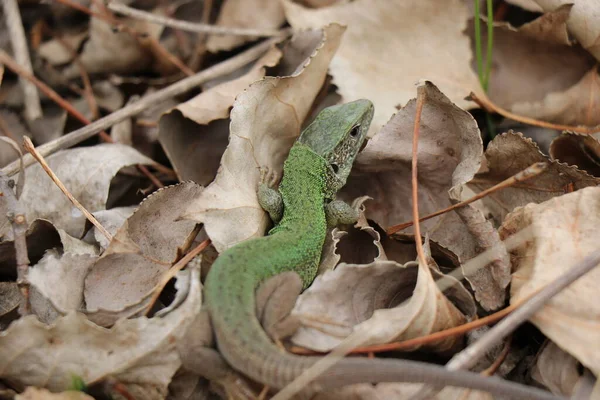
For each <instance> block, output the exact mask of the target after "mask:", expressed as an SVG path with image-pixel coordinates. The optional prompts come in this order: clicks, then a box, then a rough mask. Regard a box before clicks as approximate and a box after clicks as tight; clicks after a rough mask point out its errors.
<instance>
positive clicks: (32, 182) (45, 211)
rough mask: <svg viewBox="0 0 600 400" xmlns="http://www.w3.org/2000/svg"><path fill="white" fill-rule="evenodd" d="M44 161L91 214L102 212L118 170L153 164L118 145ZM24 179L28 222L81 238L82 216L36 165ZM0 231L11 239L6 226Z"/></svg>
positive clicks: (73, 151)
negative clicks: (47, 224) (44, 223)
mask: <svg viewBox="0 0 600 400" xmlns="http://www.w3.org/2000/svg"><path fill="white" fill-rule="evenodd" d="M47 161H48V165H49V166H50V168H51V169H52V170H53V171H54V173H55V174H56V175H57V176H58V177H59V178H60V179H61V181H62V182H63V183H64V185H65V186H66V187H67V189H69V191H70V192H71V194H73V196H74V197H75V198H76V199H77V200H79V202H80V203H81V204H82V205H83V206H84V207H85V208H86V209H87V210H88V211H90V212H94V211H98V210H103V209H104V208H105V206H106V200H107V198H108V189H109V186H110V181H111V179H112V178H113V177H114V176H115V175H116V174H117V172H118V171H119V170H120V169H121V168H123V167H126V166H129V165H134V164H148V165H152V164H153V163H154V162H153V161H152V160H150V159H149V158H147V157H145V156H143V155H141V154H140V153H138V152H137V151H136V150H134V149H133V148H131V147H129V146H123V145H119V144H100V145H97V146H91V147H79V148H75V149H69V150H62V151H59V152H58V153H56V154H54V155H52V156H50V157H48V158H47ZM26 176H27V181H26V183H25V188H24V190H23V194H22V196H21V198H20V201H21V202H22V204H23V205H24V207H25V210H26V214H27V219H28V220H29V221H34V220H35V219H37V218H42V219H47V220H49V221H50V222H52V223H53V224H54V225H55V226H56V227H57V228H61V229H64V230H65V231H66V232H67V233H68V234H69V235H71V236H75V237H81V236H82V234H83V228H84V225H85V220H86V219H85V216H84V215H83V214H82V213H81V212H80V211H79V210H78V209H77V208H75V206H74V205H73V204H72V203H71V202H70V201H69V200H68V199H67V197H66V196H65V195H64V194H63V193H62V192H61V191H60V189H58V187H56V185H55V184H54V182H52V180H51V179H50V178H49V177H48V175H47V174H46V172H44V170H43V169H42V168H41V167H40V166H39V164H35V165H32V166H30V167H28V168H27V169H26ZM4 215H6V214H3V216H4ZM3 228H4V231H3V232H2V234H4V235H5V237H6V238H7V239H9V240H10V239H12V231H11V230H10V229H7V226H6V225H5V226H3Z"/></svg>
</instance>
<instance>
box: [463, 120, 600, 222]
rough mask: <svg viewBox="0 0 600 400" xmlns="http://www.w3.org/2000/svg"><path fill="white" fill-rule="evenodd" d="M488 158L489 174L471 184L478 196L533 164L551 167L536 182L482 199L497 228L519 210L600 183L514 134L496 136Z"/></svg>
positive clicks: (479, 176)
mask: <svg viewBox="0 0 600 400" xmlns="http://www.w3.org/2000/svg"><path fill="white" fill-rule="evenodd" d="M485 157H486V160H487V166H488V168H489V171H488V172H485V173H483V174H479V175H477V177H476V178H475V179H473V180H472V181H471V182H469V183H468V186H469V187H470V188H472V189H473V190H475V191H476V192H479V191H481V190H484V189H487V188H489V187H491V186H493V185H495V184H497V183H499V182H501V181H503V180H504V179H507V178H509V177H511V176H512V175H514V174H516V173H517V172H520V171H522V170H524V169H525V168H527V167H529V166H530V165H531V164H533V163H536V162H547V163H548V167H547V168H546V169H545V170H544V171H543V172H542V173H541V174H539V175H538V176H536V177H535V178H532V179H530V180H528V181H526V182H523V183H522V184H519V185H514V186H511V187H509V188H506V189H502V190H500V191H497V192H494V193H492V194H490V195H489V196H487V197H485V198H484V199H482V201H483V204H484V205H485V206H486V207H487V208H488V210H489V212H490V214H491V215H492V216H493V218H494V220H495V222H496V223H497V224H498V225H500V224H501V223H502V221H503V220H504V217H505V216H506V214H508V213H509V212H511V211H513V210H514V209H515V208H516V207H519V206H524V205H526V204H528V203H532V202H534V203H541V202H544V201H546V200H549V199H551V198H553V197H556V196H559V195H561V194H563V193H566V192H569V191H572V190H579V189H581V188H584V187H587V186H596V185H598V184H599V183H600V179H598V178H594V177H592V176H590V175H588V174H587V173H586V172H584V171H580V170H578V169H577V168H575V167H572V166H568V165H566V164H561V163H560V162H558V161H556V160H550V159H549V158H548V157H547V156H545V155H544V154H542V153H541V152H540V150H539V148H538V146H537V145H536V144H535V143H534V142H533V141H532V140H531V139H527V138H525V137H523V135H522V134H520V133H514V132H512V131H509V132H507V133H503V134H501V135H497V136H496V137H495V138H494V140H492V141H491V142H490V143H489V144H488V147H487V150H486V152H485Z"/></svg>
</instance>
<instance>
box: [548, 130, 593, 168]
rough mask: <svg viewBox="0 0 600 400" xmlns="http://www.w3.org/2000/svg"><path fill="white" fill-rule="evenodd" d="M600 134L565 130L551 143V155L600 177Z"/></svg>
mask: <svg viewBox="0 0 600 400" xmlns="http://www.w3.org/2000/svg"><path fill="white" fill-rule="evenodd" d="M598 137H600V134H595V135H583V134H579V133H575V132H563V134H562V135H560V136H559V137H557V138H556V139H554V140H553V141H552V143H550V157H552V158H553V159H555V160H558V161H562V162H565V163H567V164H569V165H574V166H576V167H577V168H579V169H581V170H584V171H586V172H587V173H589V174H590V175H593V176H595V177H600V142H599V141H598Z"/></svg>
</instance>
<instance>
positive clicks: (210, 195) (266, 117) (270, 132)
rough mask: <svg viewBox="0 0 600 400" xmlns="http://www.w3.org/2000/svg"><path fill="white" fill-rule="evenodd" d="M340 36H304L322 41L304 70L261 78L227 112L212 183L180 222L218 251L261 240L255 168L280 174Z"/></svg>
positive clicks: (263, 218)
mask: <svg viewBox="0 0 600 400" xmlns="http://www.w3.org/2000/svg"><path fill="white" fill-rule="evenodd" d="M343 31H344V28H342V27H341V26H339V25H335V24H333V25H329V26H327V27H325V28H324V29H323V31H313V32H308V33H306V34H312V35H318V36H321V35H322V36H323V39H322V42H321V44H320V46H319V47H318V48H317V50H316V51H315V53H314V55H313V56H312V57H311V58H310V59H308V60H307V61H306V63H305V67H304V68H303V69H302V70H300V71H299V72H298V73H297V74H295V75H293V76H290V77H280V78H271V77H268V78H265V79H263V80H261V81H258V82H255V83H253V84H252V85H251V86H250V88H248V90H246V91H245V92H243V93H242V94H241V95H239V96H238V97H237V99H236V101H235V103H234V106H233V110H232V111H231V133H230V137H229V146H228V147H227V149H226V150H225V153H224V154H223V158H222V159H221V166H220V168H219V172H218V173H217V177H216V178H215V180H214V182H213V183H211V184H210V186H208V187H207V188H206V189H205V190H204V192H202V194H201V195H200V196H198V198H197V199H196V200H194V201H193V202H192V203H191V204H190V207H189V208H188V210H187V211H186V213H185V214H184V215H183V217H184V218H187V219H192V220H195V221H197V222H203V223H204V228H205V229H206V232H207V234H208V236H209V237H210V239H211V240H212V242H213V245H214V246H215V248H216V249H217V250H218V251H220V252H221V251H223V250H225V249H226V248H228V247H230V246H232V245H234V244H236V243H238V242H241V241H243V240H247V239H250V238H252V237H257V236H262V235H263V233H264V231H265V229H266V228H267V225H268V224H269V218H268V216H267V215H266V214H265V212H264V211H263V210H262V209H261V207H260V205H259V204H258V201H257V198H256V188H257V186H258V182H259V179H260V170H259V167H267V168H268V169H269V170H271V171H273V172H276V173H279V175H281V169H282V166H283V161H284V160H285V158H286V156H287V154H288V151H289V149H290V147H291V145H292V144H293V142H294V140H295V139H296V137H297V136H298V135H299V134H300V128H301V124H302V121H304V118H305V117H306V115H307V114H308V112H309V110H310V106H311V104H312V102H313V99H314V97H315V96H316V94H317V93H318V91H319V89H320V88H321V85H322V84H323V81H324V80H325V74H326V72H327V67H328V65H329V61H330V60H331V58H332V57H333V54H334V53H335V51H336V49H337V47H338V44H339V41H340V39H341V35H342V33H343Z"/></svg>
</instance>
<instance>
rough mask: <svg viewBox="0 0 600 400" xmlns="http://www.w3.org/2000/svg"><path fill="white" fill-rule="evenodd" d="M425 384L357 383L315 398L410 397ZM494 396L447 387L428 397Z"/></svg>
mask: <svg viewBox="0 0 600 400" xmlns="http://www.w3.org/2000/svg"><path fill="white" fill-rule="evenodd" d="M422 386H423V385H421V384H419V383H409V382H402V383H378V384H375V385H371V384H364V383H363V384H357V385H350V386H345V387H342V388H339V389H335V390H328V391H326V392H320V393H318V394H317V395H316V396H315V398H314V400H345V399H356V400H381V399H398V400H404V399H410V398H411V396H413V395H415V394H417V392H418V391H419V390H420V389H421V388H422ZM493 398H494V397H493V396H492V395H490V394H488V393H486V392H478V391H476V390H470V389H462V388H454V387H448V386H447V387H445V388H444V389H443V390H442V391H441V392H439V393H438V394H437V395H435V396H433V397H429V398H428V399H435V400H492V399H493Z"/></svg>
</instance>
